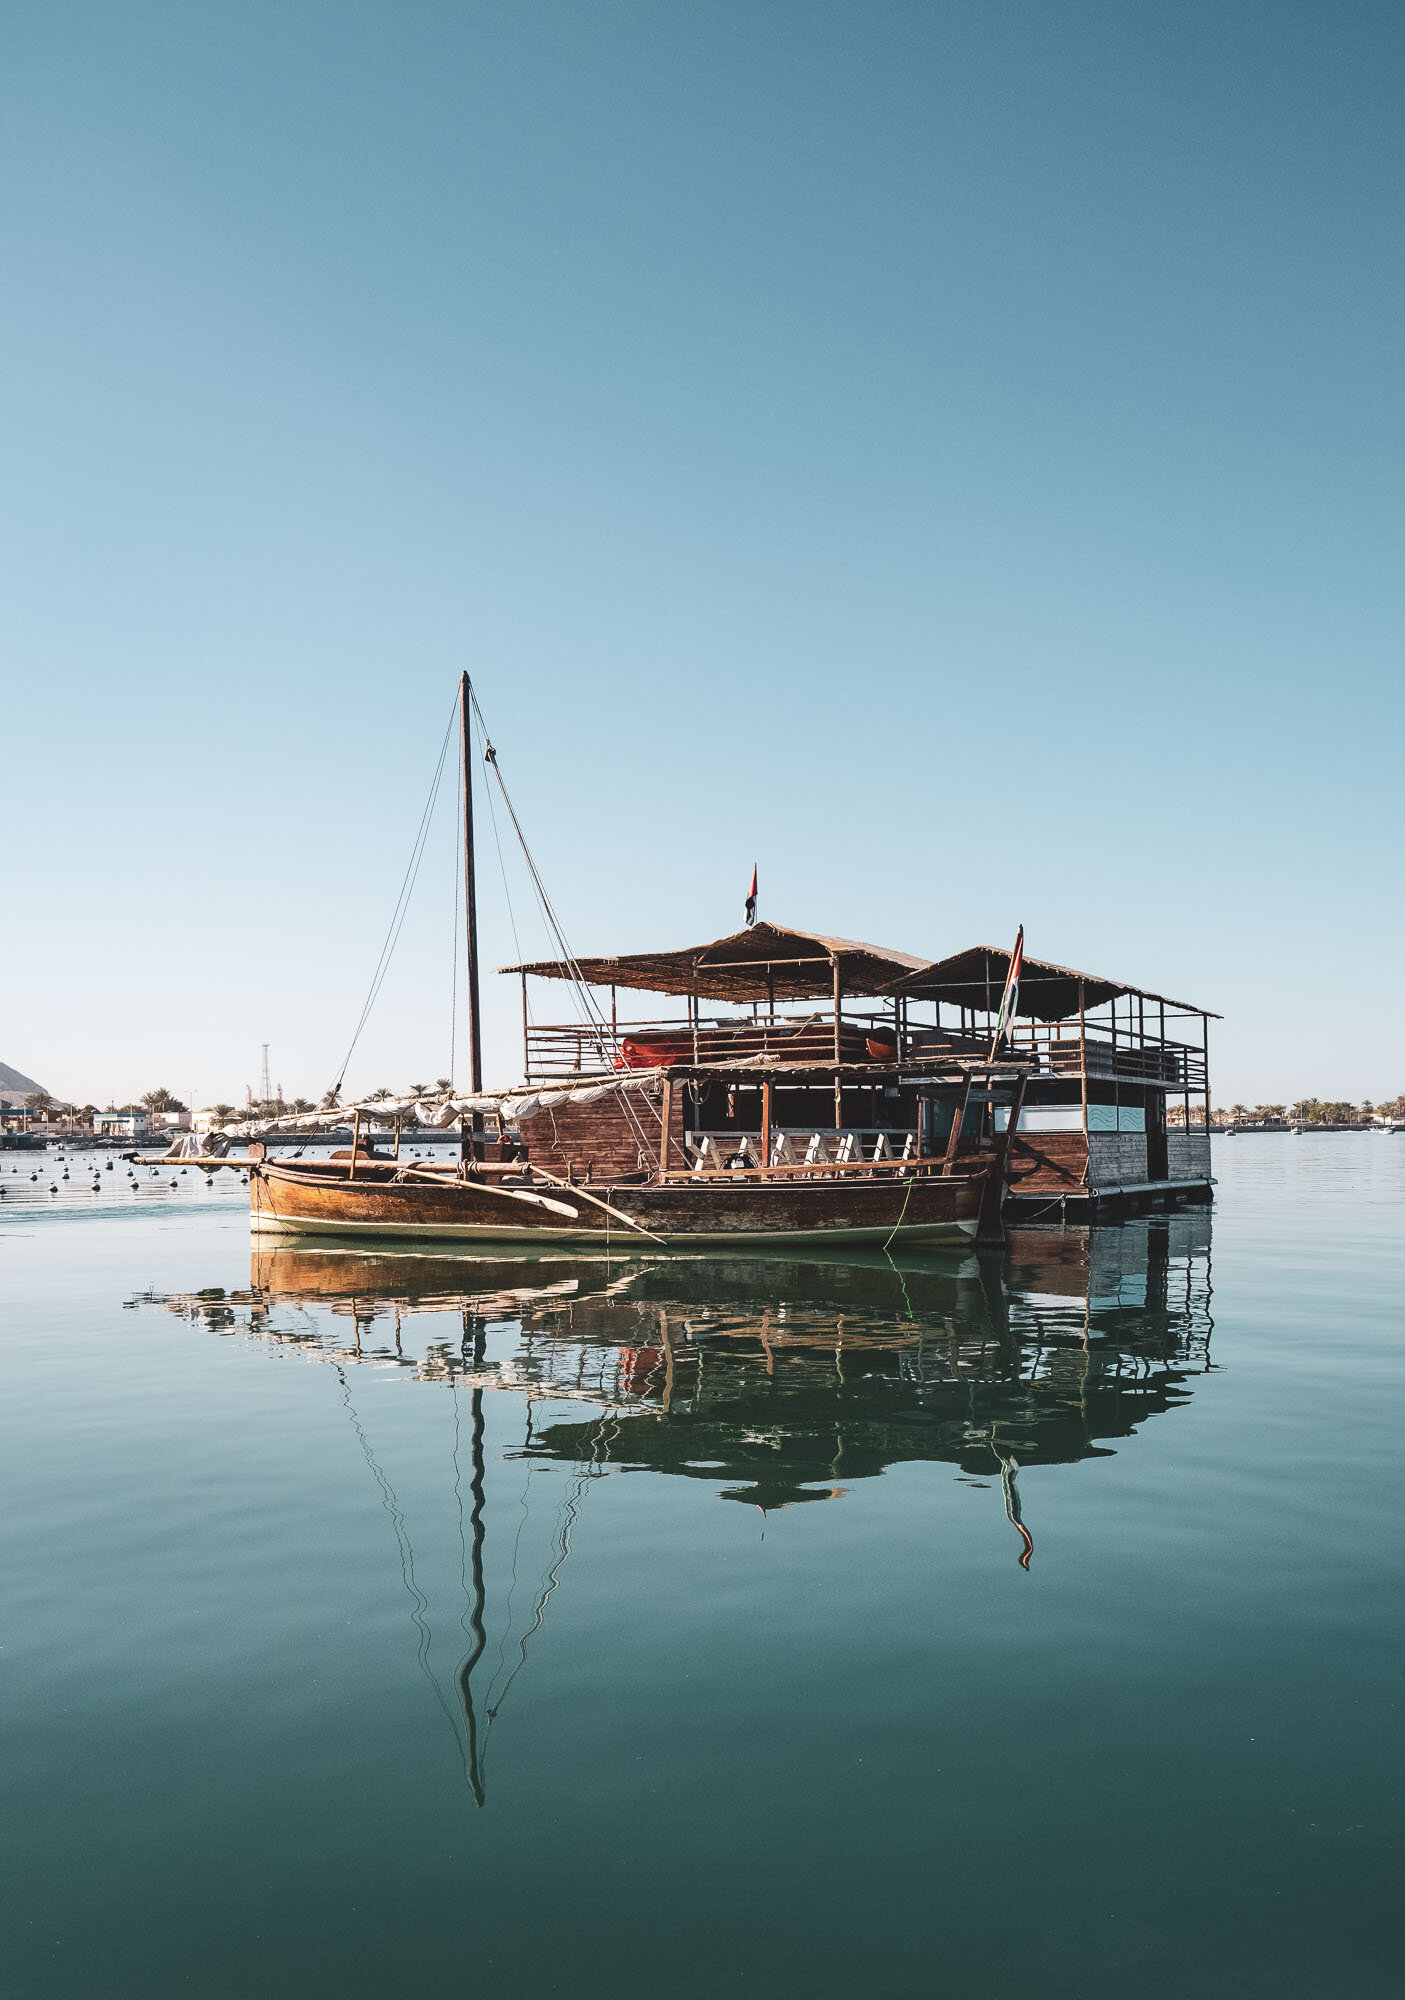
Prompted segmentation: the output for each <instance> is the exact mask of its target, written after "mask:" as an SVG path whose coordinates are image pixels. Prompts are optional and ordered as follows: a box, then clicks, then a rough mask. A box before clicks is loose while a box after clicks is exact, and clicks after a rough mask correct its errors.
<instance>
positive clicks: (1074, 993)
mask: <svg viewBox="0 0 1405 2000" xmlns="http://www.w3.org/2000/svg"><path fill="white" fill-rule="evenodd" d="M1009 971H1010V954H1009V952H1008V951H1001V950H1000V949H999V948H998V947H997V946H994V945H986V944H978V945H972V946H971V947H970V948H969V950H967V951H958V952H953V953H952V955H951V956H950V957H949V958H939V959H937V960H936V961H935V963H933V964H930V965H925V966H923V967H922V968H921V970H920V971H918V972H914V973H912V974H911V975H910V976H909V977H908V978H906V979H904V980H903V981H902V983H901V984H900V985H899V986H898V987H897V988H896V989H895V990H896V991H897V992H899V993H901V994H902V995H904V996H905V997H906V998H907V999H909V1000H946V1001H949V1002H950V1003H951V1005H952V1006H953V1007H974V1008H975V1009H976V1010H977V1011H978V1012H981V1011H984V1012H986V1013H990V1014H993V1013H994V1012H995V1010H996V1009H997V1008H998V1007H999V1005H1000V996H1001V994H1002V993H1003V991H1004V990H1005V980H1006V978H1007V977H1008V975H1009ZM1080 987H1081V989H1082V993H1083V1006H1084V1008H1085V1009H1086V1008H1089V1007H1101V1006H1103V1005H1104V1004H1105V1003H1106V1002H1107V1001H1109V1000H1120V999H1123V998H1125V996H1126V995H1128V994H1131V996H1132V998H1133V999H1140V1000H1151V1001H1154V1002H1155V1003H1156V1004H1157V1005H1158V1006H1163V1005H1164V1006H1167V1007H1173V1008H1175V1010H1176V1011H1177V1013H1181V1014H1204V1015H1205V1016H1206V1017H1207V1019H1209V1020H1211V1021H1218V1020H1219V1018H1220V1016H1219V1015H1218V1014H1212V1013H1210V1010H1209V1009H1208V1008H1207V1007H1194V1006H1192V1005H1191V1004H1190V1002H1189V1001H1187V1000H1172V999H1171V998H1170V997H1169V996H1168V995H1167V994H1165V993H1150V992H1148V991H1147V989H1146V988H1145V987H1144V986H1129V985H1127V984H1126V983H1125V981H1123V980H1120V979H1108V978H1105V977H1104V976H1103V975H1101V974H1099V973H1096V972H1075V971H1074V970H1073V969H1072V967H1071V966H1067V965H1053V964H1051V963H1050V962H1049V961H1048V960H1047V959H1042V958H1031V957H1030V956H1029V954H1028V953H1026V954H1025V960H1024V965H1023V968H1022V970H1021V972H1020V997H1019V1004H1018V1005H1017V1007H1016V1008H1015V1012H1016V1013H1017V1014H1021V1015H1025V1016H1027V1017H1028V1018H1029V1019H1031V1020H1035V1021H1066V1020H1067V1019H1068V1018H1069V1016H1070V1015H1072V1014H1076V1013H1077V1012H1078V1004H1079V1002H1078V995H1079V989H1080Z"/></svg>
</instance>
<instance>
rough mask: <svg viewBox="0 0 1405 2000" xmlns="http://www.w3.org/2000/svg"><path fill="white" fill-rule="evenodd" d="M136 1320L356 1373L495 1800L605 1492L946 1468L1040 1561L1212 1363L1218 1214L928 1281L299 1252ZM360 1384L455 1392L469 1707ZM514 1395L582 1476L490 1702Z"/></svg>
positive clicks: (398, 1521) (675, 1265) (533, 1429)
mask: <svg viewBox="0 0 1405 2000" xmlns="http://www.w3.org/2000/svg"><path fill="white" fill-rule="evenodd" d="M131 1303H132V1304H133V1305H137V1304H145V1303H153V1304H160V1305H164V1306H165V1307H166V1308H167V1309H168V1310H170V1311H172V1312H175V1313H177V1314H179V1315H181V1316H182V1317H184V1318H186V1319H188V1320H189V1321H190V1322H191V1323H192V1324H195V1325H199V1326H204V1327H207V1328H209V1329H210V1330H211V1331H213V1332H216V1333H220V1334H226V1335H235V1336H239V1335H242V1336H244V1337H246V1338H252V1339H253V1340H255V1341H257V1342H261V1343H265V1344H267V1345H268V1346H269V1347H271V1348H275V1349H277V1350H279V1351H280V1352H281V1353H283V1354H285V1355H287V1354H294V1355H298V1356H300V1357H303V1358H306V1359H308V1360H312V1361H318V1362H323V1363H326V1364H328V1365H331V1366H332V1367H334V1368H335V1369H336V1370H337V1371H338V1373H339V1375H340V1378H341V1393H342V1396H343V1400H344V1401H345V1403H346V1408H347V1412H348V1416H349V1418H350V1420H351V1422H352V1423H353V1425H354V1427H355V1430H356V1434H357V1437H358V1440H359V1442H360V1445H361V1448H362V1451H363V1453H364V1455H365V1458H366V1462H367V1465H368V1467H369V1468H370V1471H371V1473H372V1476H373V1477H374V1479H375V1480H376V1482H377V1485H378V1487H379V1488H380V1491H381V1495H382V1501H383V1504H384V1506H385V1510H386V1512H387V1513H388V1514H389V1515H390V1518H391V1521H392V1525H393V1527H394V1531H395V1536H396V1539H397V1542H398V1544H399V1555H400V1563H401V1569H402V1573H403V1575H404V1578H405V1584H406V1589H407V1591H408V1593H409V1596H410V1601H411V1607H412V1620H413V1623H414V1625H415V1628H416V1632H417V1634H418V1637H417V1646H418V1649H419V1654H420V1664H421V1667H422V1669H423V1671H424V1672H425V1675H426V1678H427V1679H428V1680H429V1681H430V1684H431V1686H432V1687H433V1688H434V1691H435V1694H436V1697H437V1698H438V1699H439V1701H440V1703H441V1705H442V1706H444V1707H445V1712H446V1715H448V1716H449V1719H450V1723H451V1726H452V1727H453V1728H454V1730H455V1735H456V1738H457V1739H458V1742H459V1746H460V1751H461V1754H462V1756H463V1759H464V1768H465V1773H466V1776H467V1780H468V1784H469V1787H470V1789H471V1791H472V1793H473V1795H474V1797H475V1799H476V1800H477V1801H478V1803H479V1804H482V1803H483V1800H484V1795H485V1794H484V1781H483V1756H484V1741H485V1738H486V1734H487V1730H488V1729H490V1728H491V1724H492V1721H493V1718H494V1717H495V1716H496V1714H497V1713H498V1711H499V1710H500V1709H501V1707H502V1703H503V1700H504V1699H505V1697H506V1695H507V1692H508V1690H509V1689H510V1687H511V1685H512V1681H513V1680H514V1679H515V1677H516V1675H517V1673H518V1672H520V1671H521V1668H522V1666H523V1665H524V1664H525V1662H526V1659H527V1651H528V1645H529V1642H530V1640H531V1639H532V1637H533V1636H534V1635H535V1633H536V1632H537V1631H538V1630H539V1629H540V1627H541V1625H542V1623H543V1620H544V1618H545V1616H546V1613H547V1609H548V1605H549V1601H550V1598H551V1596H552V1594H553V1592H554V1591H555V1590H556V1588H557V1586H558V1584H559V1583H560V1581H561V1576H562V1571H563V1569H564V1566H565V1563H566V1560H567V1557H568V1556H569V1553H570V1546H571V1534H572V1531H573V1529H574V1527H575V1524H576V1520H577V1517H578V1515H579V1512H580V1508H581V1504H582V1501H583V1499H584V1496H585V1492H586V1489H587V1485H588V1482H589V1481H590V1480H591V1479H592V1478H598V1477H601V1476H603V1475H604V1474H606V1473H608V1472H610V1471H615V1470H623V1469H644V1470H648V1471H652V1472H655V1473H659V1474H676V1475H677V1476H679V1477H681V1478H685V1479H694V1480H703V1481H708V1482H711V1483H712V1484H713V1485H714V1486H716V1487H717V1488H718V1489H719V1491H720V1494H721V1497H722V1498H724V1499H727V1500H731V1501H743V1502H749V1503H750V1504H752V1505H753V1506H755V1507H757V1508H759V1509H762V1510H764V1511H766V1512H768V1513H769V1512H770V1511H772V1510H774V1509H778V1508H784V1507H789V1506H793V1505H795V1504H797V1503H800V1502H807V1501H818V1500H831V1499H840V1498H842V1497H843V1495H844V1493H845V1492H846V1490H848V1489H849V1488H851V1487H852V1486H853V1485H854V1484H855V1482H857V1481H858V1480H862V1479H868V1478H872V1477H873V1476H874V1475H876V1474H878V1473H881V1472H883V1471H884V1470H885V1469H886V1468H887V1467H888V1466H891V1465H897V1464H901V1463H904V1462H906V1461H910V1460H932V1461H944V1462H946V1463H949V1464H951V1465H953V1466H956V1467H958V1468H959V1473H958V1476H959V1477H962V1478H964V1479H966V1480H967V1481H968V1482H969V1483H970V1484H972V1485H973V1486H987V1487H989V1488H990V1489H991V1491H992V1497H993V1498H994V1497H995V1495H996V1494H997V1493H998V1495H999V1502H1000V1504H1003V1506H1004V1509H1005V1513H1006V1515H1007V1516H1008V1518H1009V1521H1010V1524H1011V1528H1012V1530H1013V1548H1012V1553H1013V1554H1014V1555H1015V1557H1016V1559H1017V1560H1018V1561H1019V1562H1020V1564H1021V1565H1022V1566H1024V1567H1026V1568H1028V1567H1029V1564H1030V1561H1031V1558H1032V1556H1033V1554H1034V1551H1035V1536H1036V1531H1037V1524H1031V1523H1030V1522H1028V1521H1026V1520H1025V1519H1024V1518H1023V1512H1022V1507H1021V1501H1020V1494H1019V1485H1018V1478H1019V1471H1020V1468H1021V1466H1026V1465H1073V1464H1075V1463H1077V1462H1078V1461H1079V1460H1082V1459H1085V1458H1091V1457H1099V1456H1106V1455H1108V1454H1109V1453H1110V1452H1111V1451H1113V1450H1114V1449H1115V1448H1116V1445H1117V1443H1118V1442H1119V1441H1122V1440H1127V1439H1130V1438H1131V1437H1132V1436H1133V1435H1134V1434H1135V1433H1136V1431H1137V1430H1138V1428H1139V1427H1140V1426H1141V1425H1142V1424H1144V1423H1145V1422H1147V1421H1148V1420H1149V1419H1150V1418H1153V1417H1156V1416H1159V1415H1160V1414H1162V1413H1163V1412H1167V1411H1170V1410H1173V1409H1174V1408H1175V1407H1176V1406H1177V1405H1178V1404H1180V1403H1183V1402H1185V1401H1186V1400H1187V1399H1188V1397H1189V1396H1190V1394H1191V1391H1192V1388H1193V1384H1194V1378H1195V1377H1196V1376H1197V1375H1200V1374H1203V1373H1205V1372H1206V1371H1207V1370H1208V1369H1209V1367H1210V1365H1211V1364H1210V1336H1211V1331H1212V1324H1213V1322H1212V1318H1211V1283H1210V1217H1209V1215H1208V1213H1207V1212H1206V1211H1204V1210H1192V1211H1189V1212H1186V1213H1183V1214H1178V1215H1171V1216H1164V1217H1150V1218H1147V1219H1145V1220H1142V1221H1138V1222H1128V1223H1124V1224H1121V1225H1120V1226H1118V1227H1115V1228H1102V1229H1099V1228H1094V1229H1092V1230H1076V1231H1073V1230H1071V1231H1066V1232H1065V1231H1058V1230H1053V1231H1045V1230H1033V1229H1025V1230H1019V1229H1017V1230H1013V1231H1011V1232H1010V1237H1009V1245H1008V1250H1007V1252H1006V1254H1005V1255H1004V1256H1003V1257H998V1258H994V1259H991V1258H983V1259H979V1260H978V1259H977V1258H975V1257H968V1258H966V1259H964V1260H962V1261H953V1260H938V1259H936V1258H931V1259H926V1260H923V1261H921V1262H918V1261H915V1260H911V1259H905V1260H904V1261H903V1262H902V1263H901V1265H899V1264H897V1263H894V1262H892V1261H890V1260H889V1259H887V1258H884V1257H882V1256H878V1255H869V1256H862V1255H857V1254H852V1253H851V1254H850V1255H848V1256H846V1257H844V1258H843V1259H842V1260H841V1259H838V1258H834V1259H826V1260H823V1261H817V1260H806V1261H801V1260H799V1259H796V1260H782V1259H779V1258H777V1259H764V1260H762V1259H755V1258H749V1259H745V1260H743V1259H740V1258H727V1257H718V1256H700V1257H697V1258H679V1257H676V1256H671V1257H667V1258H660V1259H657V1260H653V1261H649V1260H639V1259H629V1260H621V1259H619V1258H618V1257H616V1258H613V1259H606V1258H604V1257H599V1258H590V1257H584V1256H579V1255H572V1256H568V1257H557V1258H550V1257H540V1256H537V1257H525V1256H523V1257H510V1256H506V1255H505V1256H502V1257H500V1258H494V1259H485V1258H481V1257H475V1258H464V1257H453V1256H445V1255H438V1254H434V1253H427V1254H424V1255H415V1254H407V1253H406V1252H405V1251H403V1250H401V1249H396V1250H394V1251H387V1252H386V1253H385V1254H384V1255H377V1254H375V1253H374V1252H368V1251H367V1249H366V1248H365V1246H362V1247H361V1248H359V1249H357V1250H355V1251H348V1250H345V1249H343V1248H342V1247H341V1246H340V1245H339V1244H333V1245H325V1246H324V1245H318V1244H315V1243H313V1242H311V1241H309V1240H308V1239H301V1240H300V1241H299V1243H298V1246H297V1247H296V1248H289V1247H286V1240H285V1239H277V1240H276V1241H274V1240H269V1241H267V1243H260V1242H258V1241H256V1242H255V1245H254V1248H253V1253H252V1264H251V1271H250V1285H249V1289H248V1291H247V1292H224V1291H218V1290H212V1291H205V1292H195V1293H186V1294H180V1295H168V1294H161V1295H155V1294H144V1295H142V1296H141V1297H140V1298H139V1299H134V1300H132V1301H131ZM446 1316H447V1317H448V1319H449V1323H450V1325H451V1326H452V1329H453V1330H452V1333H451V1334H450V1335H448V1336H447V1337H446V1335H445V1332H444V1330H443V1329H444V1324H445V1318H446ZM358 1367H372V1368H378V1369H394V1370H400V1371H403V1372H404V1373H405V1374H406V1375H408V1376H410V1377H412V1378H413V1379H414V1380H415V1381H417V1382H420V1383H424V1384H428V1385H444V1386H448V1387H449V1388H450V1389H452V1391H453V1393H454V1395H455V1399H456V1400H455V1423H454V1451H453V1466H452V1476H453V1482H454V1493H455V1497H456V1501H457V1505H458V1508H459V1523H460V1533H461V1537H462V1539H461V1548H462V1555H463V1568H462V1584H463V1596H464V1607H463V1610H462V1612H461V1613H460V1615H459V1620H458V1625H459V1629H460V1630H461V1632H462V1634H463V1650H462V1655H461V1658H460V1660H459V1664H458V1666H457V1669H456V1671H455V1674H454V1677H453V1689H452V1694H453V1695H456V1696H457V1707H458V1709H459V1710H460V1715H459V1716H458V1717H455V1716H454V1715H453V1713H452V1710H451V1706H450V1702H449V1699H448V1698H446V1693H445V1690H444V1688H442V1687H441V1686H440V1683H439V1681H438V1680H437V1679H436V1677H435V1676H434V1674H433V1673H432V1672H431V1671H430V1666H429V1648H430V1633H429V1625H428V1618H427V1610H428V1607H427V1604H426V1601H425V1599H424V1594H423V1592H422V1590H421V1588H420V1585H419V1583H418V1581H417V1576H416V1570H415V1557H414V1549H413V1542H412V1540H411V1536H410V1533H409V1528H408V1526H407V1523H406V1520H405V1517H404V1513H403V1511H402V1509H401V1507H400V1504H399V1501H398V1499H397V1497H396V1494H395V1491H394V1488H393V1487H392V1486H391V1484H390V1481H389V1479H388V1478H387V1476H386V1473H385V1471H384V1469H383V1467H382V1465H381V1463H380V1460H379V1459H378V1457H377V1453H376V1449H375V1443H374V1440H373V1438H372V1437H371V1436H370V1434H369V1432H368V1430H367V1428H366V1425H365V1423H364V1421H363V1419H362V1417H361V1415H360V1414H359V1413H358V1410H357V1408H356V1405H355V1403H354V1401H353V1398H352V1392H351V1376H352V1371H353V1370H354V1369H356V1368H358ZM489 1391H499V1392H502V1391H507V1392H512V1393H514V1394H515V1395H516V1396H517V1397H519V1398H520V1399H521V1403H522V1412H523V1423H522V1431H521V1434H520V1442H519V1443H517V1444H516V1445H515V1446H514V1447H512V1448H511V1450H510V1453H509V1455H510V1456H513V1457H516V1458H517V1459H519V1460H522V1461H526V1462H528V1463H529V1464H540V1463H543V1462H545V1461H554V1462H558V1463H561V1464H563V1465H565V1466H567V1467H569V1468H571V1470H572V1472H573V1474H574V1478H573V1482H572V1486H571V1489H570V1491H569V1493H568V1495H567V1498H566V1500H565V1502H564V1504H563V1506H562V1508H561V1510H560V1512H559V1514H558V1517H557V1520H556V1524H555V1528H554V1532H553V1545H552V1552H551V1555H550V1557H549V1559H548V1562H547V1567H546V1570H545V1574H544V1576H543V1579H542V1585H541V1588H540V1590H539V1591H538V1592H537V1594H536V1599H535V1604H534V1607H533V1609H532V1611H531V1612H530V1613H526V1614H525V1625H524V1629H523V1631H522V1632H521V1633H520V1634H519V1635H518V1638H517V1641H516V1659H515V1662H512V1660H511V1653H510V1649H509V1648H508V1642H507V1638H506V1637H505V1638H504V1640H503V1642H502V1646H501V1647H500V1648H499V1659H500V1664H501V1662H503V1661H507V1662H508V1664H507V1665H502V1666H501V1671H499V1672H497V1673H496V1675H495V1679H494V1682H493V1684H492V1685H491V1686H490V1687H489V1688H488V1689H487V1690H486V1691H484V1692H485V1694H486V1700H484V1698H483V1696H481V1695H480V1693H479V1691H478V1689H477V1686H476V1681H477V1678H478V1673H479V1669H480V1666H481V1663H482V1661H483V1657H484V1652H485V1648H486V1646H487V1622H486V1621H487V1605H486V1595H487V1593H486V1588H485V1581H484V1548H485V1541H486V1538H487V1536H488V1534H489V1531H490V1523H489V1522H488V1520H487V1519H486V1513H487V1509H486V1503H485V1458H484V1450H485V1447H484V1401H483V1399H484V1396H485V1395H486V1394H487V1393H488V1392H489ZM461 1392H465V1393H466V1404H465V1408H464V1414H466V1418H467V1424H466V1436H465V1435H464V1427H463V1425H462V1423H461V1421H460V1404H459V1400H458V1399H459V1397H460V1393H461ZM461 1444H462V1445H463V1446H464V1447H465V1452H464V1456H465V1458H466V1463H462V1462H461V1458H460V1446H461ZM513 1532H514V1533H515V1534H517V1535H519V1536H520V1532H521V1530H520V1526H518V1527H514V1530H513ZM508 1612H509V1616H510V1614H511V1606H510V1605H509V1606H508Z"/></svg>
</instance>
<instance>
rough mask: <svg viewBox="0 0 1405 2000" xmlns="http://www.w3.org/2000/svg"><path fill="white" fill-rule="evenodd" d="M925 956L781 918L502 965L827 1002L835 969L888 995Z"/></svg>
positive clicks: (722, 996)
mask: <svg viewBox="0 0 1405 2000" xmlns="http://www.w3.org/2000/svg"><path fill="white" fill-rule="evenodd" d="M926 964H927V960H926V959H925V958H914V957H913V955H912V953H911V952H906V951H893V950H890V949H889V948H888V947H887V946H884V945H876V944H857V943H855V942H854V940H853V939H852V938H832V937H821V936H820V934H819V933H818V932H817V931H796V930H791V929H790V928H789V927H788V926H786V925H784V924H753V925H751V927H750V928H749V929H747V930H743V931H734V932H733V933H732V935H731V936H730V937H724V938H715V939H714V940H713V942H712V943H711V944H695V945H686V946H684V947H683V948H682V949H681V950H678V951H646V952H633V953H629V954H625V955H622V956H620V957H618V958H580V959H540V960H538V961H537V962H536V963H534V964H530V965H504V966H501V967H500V968H499V970H500V971H502V972H525V973H530V974H531V975H532V976H533V977H534V978H536V979H576V978H579V979H583V980H584V981H585V983H586V985H587V986H619V987H623V988H624V989H625V990H626V991H628V992H634V993H669V994H676V995H682V994H687V995H691V996H692V997H694V998H696V999H700V1000H730V1001H733V1002H737V1003H745V1002H747V1001H752V1000H756V1001H764V1000H769V999H771V998H773V997H774V998H775V999H776V1000H822V999H824V1000H827V999H828V998H829V997H830V995H831V994H832V993H833V991H834V971H835V967H836V965H837V966H838V968H839V973H840V978H841V981H842V984H843V989H844V992H845V994H846V995H859V996H862V995H865V994H867V995H874V994H882V993H891V992H892V990H893V988H894V986H895V985H896V984H897V982H898V981H899V980H901V979H904V978H906V977H907V976H908V975H909V974H910V973H914V972H919V971H921V970H922V969H923V967H925V966H926Z"/></svg>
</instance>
